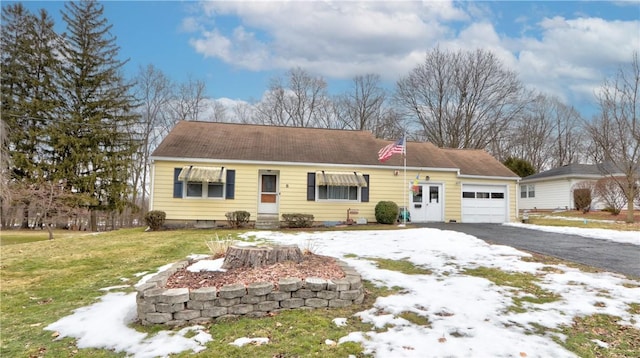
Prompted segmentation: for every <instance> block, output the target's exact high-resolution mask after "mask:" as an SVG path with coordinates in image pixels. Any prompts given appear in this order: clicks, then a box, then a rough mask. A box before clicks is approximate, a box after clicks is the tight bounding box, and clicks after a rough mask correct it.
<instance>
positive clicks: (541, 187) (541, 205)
mask: <svg viewBox="0 0 640 358" xmlns="http://www.w3.org/2000/svg"><path fill="white" fill-rule="evenodd" d="M521 185H534V186H535V193H536V194H535V197H534V198H520V186H521ZM572 185H573V184H572V183H571V182H570V181H569V180H564V181H560V182H558V181H553V182H551V181H549V182H536V183H527V184H520V186H518V198H519V200H520V209H521V210H534V209H537V210H552V209H565V208H570V209H571V208H572V202H573V200H572V198H571V186H572Z"/></svg>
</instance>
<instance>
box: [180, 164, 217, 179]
mask: <svg viewBox="0 0 640 358" xmlns="http://www.w3.org/2000/svg"><path fill="white" fill-rule="evenodd" d="M224 179H225V170H224V167H196V166H186V167H183V168H182V170H181V171H180V174H178V180H181V181H187V182H205V183H224Z"/></svg>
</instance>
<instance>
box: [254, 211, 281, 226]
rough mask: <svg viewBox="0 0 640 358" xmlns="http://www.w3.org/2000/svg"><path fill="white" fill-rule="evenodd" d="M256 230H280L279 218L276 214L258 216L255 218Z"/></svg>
mask: <svg viewBox="0 0 640 358" xmlns="http://www.w3.org/2000/svg"><path fill="white" fill-rule="evenodd" d="M255 228H256V229H262V230H273V229H279V228H280V217H279V216H278V214H258V217H257V218H256V224H255Z"/></svg>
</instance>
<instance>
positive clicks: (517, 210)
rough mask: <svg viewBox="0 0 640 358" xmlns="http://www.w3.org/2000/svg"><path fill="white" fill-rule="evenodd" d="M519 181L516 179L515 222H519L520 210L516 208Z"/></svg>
mask: <svg viewBox="0 0 640 358" xmlns="http://www.w3.org/2000/svg"><path fill="white" fill-rule="evenodd" d="M520 179H521V178H518V179H516V221H520V208H519V207H518V198H519V196H518V193H519V192H520Z"/></svg>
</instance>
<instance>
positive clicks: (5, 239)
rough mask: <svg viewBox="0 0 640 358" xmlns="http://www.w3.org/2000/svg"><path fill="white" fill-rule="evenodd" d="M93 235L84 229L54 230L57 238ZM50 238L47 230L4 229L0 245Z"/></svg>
mask: <svg viewBox="0 0 640 358" xmlns="http://www.w3.org/2000/svg"><path fill="white" fill-rule="evenodd" d="M86 235H92V233H87V232H84V231H69V230H54V231H53V237H54V239H55V240H65V239H69V238H73V237H79V236H86ZM48 239H49V233H48V232H47V230H3V231H2V232H0V246H5V245H16V244H25V243H28V242H36V241H45V240H48Z"/></svg>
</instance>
